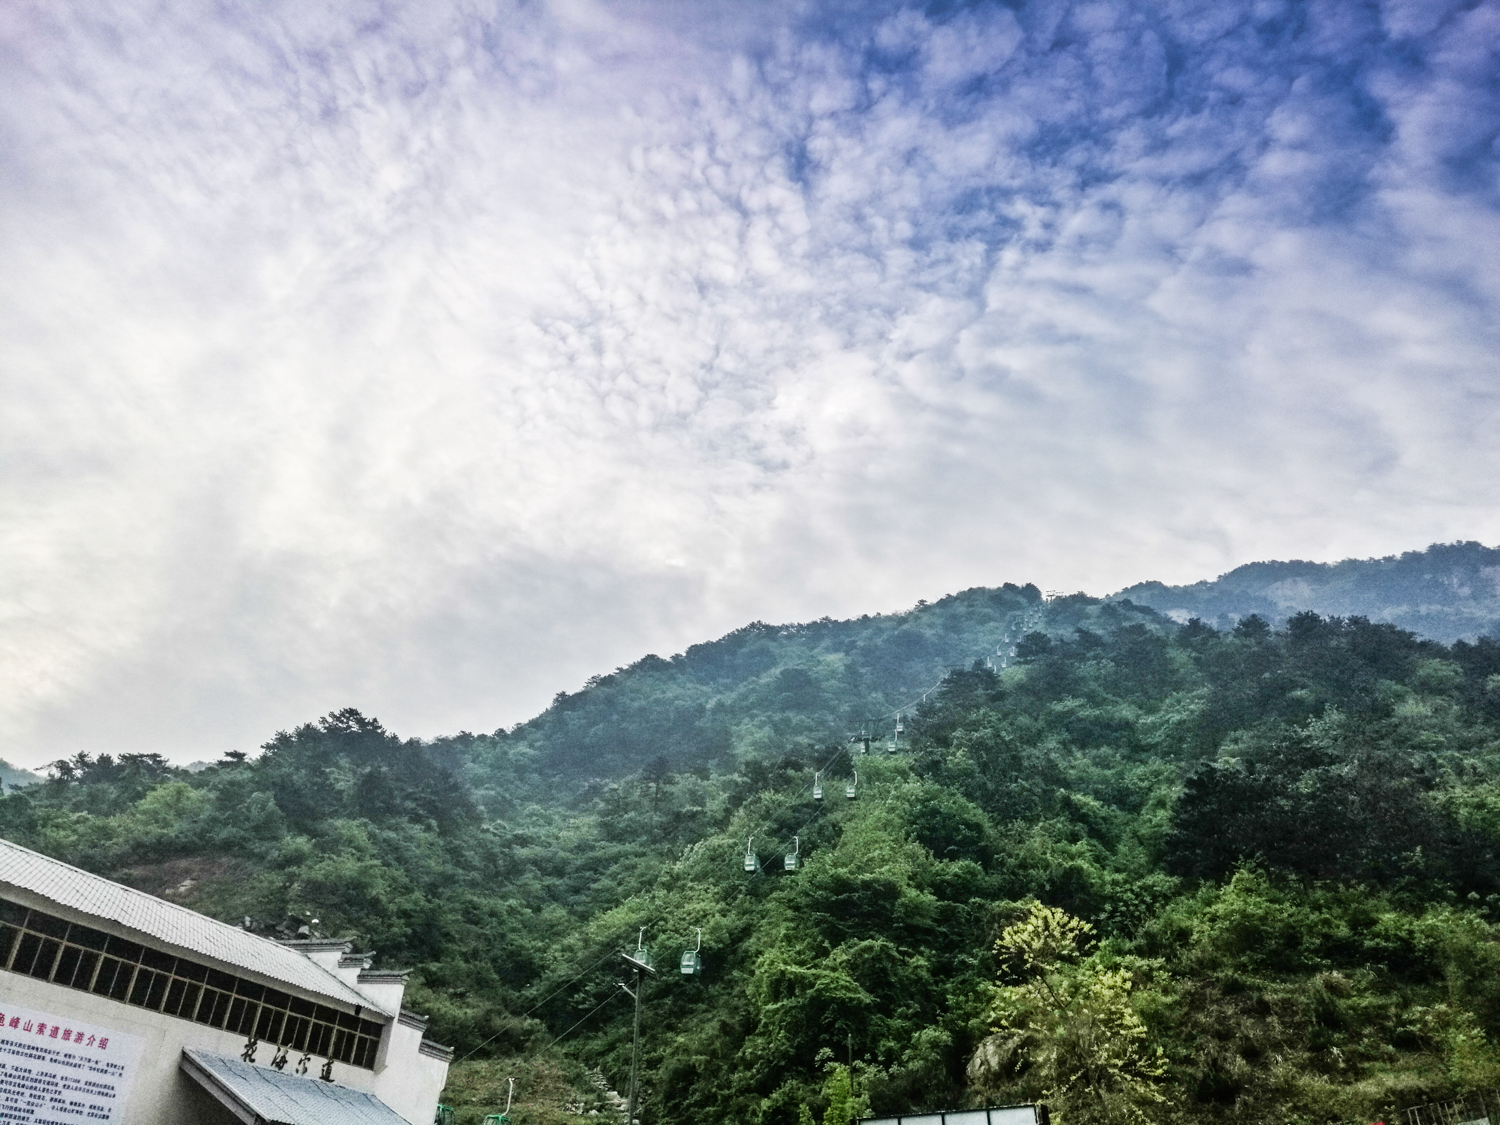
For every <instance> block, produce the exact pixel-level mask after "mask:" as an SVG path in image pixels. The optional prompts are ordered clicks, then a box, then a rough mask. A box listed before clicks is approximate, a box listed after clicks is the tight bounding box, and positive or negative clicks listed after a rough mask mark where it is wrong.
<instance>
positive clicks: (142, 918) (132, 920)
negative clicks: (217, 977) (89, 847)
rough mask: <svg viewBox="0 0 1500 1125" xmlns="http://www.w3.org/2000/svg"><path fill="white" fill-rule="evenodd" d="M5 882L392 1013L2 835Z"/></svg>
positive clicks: (266, 945) (209, 921)
mask: <svg viewBox="0 0 1500 1125" xmlns="http://www.w3.org/2000/svg"><path fill="white" fill-rule="evenodd" d="M4 884H9V885H11V886H13V887H20V888H23V889H25V890H28V891H30V892H31V893H32V894H36V895H40V896H41V897H42V898H45V899H47V900H48V901H50V902H55V903H57V904H58V905H60V906H66V907H69V908H71V909H73V910H77V911H79V912H80V913H83V914H87V915H90V916H91V917H94V918H106V919H108V920H110V921H111V922H117V923H119V924H120V925H122V926H125V927H126V928H127V929H131V930H134V931H136V932H137V933H139V934H144V935H146V936H148V937H152V938H155V939H156V940H158V941H160V942H165V943H166V944H167V945H170V946H174V947H176V948H177V949H181V950H185V951H187V952H190V953H200V954H202V955H204V956H206V957H211V958H213V959H214V960H216V961H218V962H220V963H221V964H225V965H233V966H236V967H238V968H241V969H247V970H249V971H250V972H253V973H258V974H260V975H261V976H265V977H269V978H271V979H272V980H276V981H280V982H282V983H283V984H286V985H290V986H292V987H294V988H298V989H301V990H303V991H306V992H311V993H315V994H316V995H319V996H326V997H329V998H331V999H334V1000H340V1001H342V1002H344V1003H345V1004H350V1005H353V1006H356V1007H361V1008H364V1009H365V1010H366V1011H367V1012H372V1013H374V1014H375V1015H377V1016H379V1015H385V1016H392V1015H394V1013H392V1012H386V1011H384V1010H383V1009H382V1008H381V1007H380V1006H379V1005H377V1004H373V1003H371V1001H370V998H369V997H367V996H365V995H364V994H363V993H360V992H357V991H355V990H354V989H353V988H350V987H349V986H348V985H347V984H345V983H344V982H343V981H341V980H339V978H338V977H336V976H334V975H333V974H332V973H330V972H329V971H328V970H327V969H324V968H323V967H322V966H320V965H318V964H317V963H316V962H314V961H311V960H309V959H308V958H306V957H304V956H303V955H302V954H300V953H298V952H296V951H295V950H292V949H288V948H287V947H286V946H283V945H280V944H278V943H277V942H274V941H272V940H271V939H270V938H263V937H260V936H258V935H256V934H251V933H247V932H245V931H244V930H242V929H240V928H239V927H238V926H228V925H225V924H224V923H223V922H219V921H215V920H214V919H213V918H209V917H208V916H207V915H204V914H199V913H198V912H197V911H195V910H189V909H188V908H187V907H185V906H178V905H177V904H176V903H172V902H167V901H165V900H164V899H159V898H157V897H155V896H154V895H148V894H146V893H145V892H144V891H137V890H135V889H133V888H131V887H126V886H123V885H121V884H120V883H115V882H111V881H110V880H109V879H105V878H102V877H100V876H98V875H93V874H90V873H89V872H87V871H83V870H80V869H79V868H77V867H73V866H71V865H69V864H66V863H63V862H62V861H61V860H56V859H52V858H51V857H50V856H45V855H42V854H41V853H40V852H34V851H32V850H31V849H29V848H23V847H21V846H20V845H19V844H13V843H11V842H10V841H9V840H0V886H3V885H4Z"/></svg>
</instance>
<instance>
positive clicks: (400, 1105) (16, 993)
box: [0, 886, 448, 1125]
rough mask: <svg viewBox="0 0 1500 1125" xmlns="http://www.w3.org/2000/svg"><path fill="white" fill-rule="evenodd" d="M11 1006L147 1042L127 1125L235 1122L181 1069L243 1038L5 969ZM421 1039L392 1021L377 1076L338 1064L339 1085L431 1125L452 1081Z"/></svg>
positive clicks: (116, 929) (111, 928) (107, 924)
mask: <svg viewBox="0 0 1500 1125" xmlns="http://www.w3.org/2000/svg"><path fill="white" fill-rule="evenodd" d="M3 890H4V893H5V895H6V897H7V898H10V899H12V900H13V901H19V902H23V903H25V904H26V905H30V906H34V907H35V908H36V909H38V910H42V911H46V912H48V913H51V914H53V915H55V916H57V917H62V918H66V919H68V920H70V921H77V922H80V923H82V924H84V925H87V926H92V927H94V928H96V929H99V930H102V931H104V932H106V933H114V934H119V935H120V936H122V937H128V938H130V939H131V940H134V941H140V940H141V935H139V934H135V933H133V932H132V931H130V930H128V929H125V928H124V927H121V926H119V925H118V924H115V923H113V922H111V921H109V920H108V919H103V918H96V917H93V916H89V915H83V914H80V913H78V912H76V911H73V910H69V909H67V908H66V907H61V906H59V905H56V904H53V903H51V902H49V901H47V900H46V899H44V898H41V897H40V896H36V895H33V894H31V893H29V892H26V891H24V890H22V889H21V888H12V887H10V886H5V887H4V888H3ZM146 944H148V945H152V946H154V947H156V948H158V949H163V950H166V949H167V947H166V946H163V945H162V944H161V943H159V942H155V941H150V940H149V939H148V940H147V942H146ZM172 952H174V953H176V952H178V951H175V950H173V951H172ZM192 956H193V957H194V958H195V959H197V960H200V961H205V962H208V963H212V959H210V958H204V957H202V956H201V955H198V954H192ZM221 964H222V963H221ZM222 967H223V968H224V969H225V970H226V971H229V972H236V973H239V974H240V975H247V974H246V973H245V971H244V970H243V969H240V968H238V967H236V966H234V965H229V964H222ZM250 975H255V976H257V977H258V976H259V975H258V974H250ZM259 979H263V980H265V983H267V984H270V985H271V986H272V987H274V988H280V989H282V990H284V991H285V990H289V991H292V992H295V993H297V994H298V995H308V996H309V998H313V997H312V995H311V994H305V993H302V992H301V990H299V989H294V988H291V987H290V986H288V985H286V984H284V983H281V982H276V981H274V980H272V979H269V978H264V977H260V978H259ZM372 991H374V990H372ZM381 999H384V997H379V998H377V997H376V996H373V995H372V996H371V1000H372V1001H374V1002H376V1003H379V1001H380V1000H381ZM5 1003H9V1004H11V1005H13V1006H16V1007H20V1008H26V1009H32V1010H36V1011H40V1012H48V1013H52V1014H53V1015H54V1016H56V1017H58V1018H61V1019H63V1020H64V1021H66V1020H69V1019H71V1020H76V1021H77V1022H79V1023H85V1024H94V1025H98V1026H100V1027H104V1028H109V1029H111V1030H117V1031H118V1032H119V1033H121V1034H125V1035H133V1036H136V1037H138V1038H139V1039H140V1040H141V1054H140V1057H139V1059H138V1061H137V1062H136V1064H135V1067H134V1079H133V1080H132V1082H131V1088H130V1093H129V1096H128V1100H127V1102H126V1105H125V1111H124V1119H123V1120H124V1123H125V1125H219V1123H220V1122H226V1123H227V1122H229V1121H230V1120H231V1118H230V1117H229V1115H228V1114H227V1112H226V1111H225V1110H224V1109H223V1108H222V1107H221V1106H219V1105H218V1103H217V1102H215V1101H213V1099H212V1098H209V1097H208V1096H207V1095H206V1094H203V1093H202V1092H201V1091H200V1090H199V1088H198V1085H197V1083H196V1082H194V1081H193V1080H192V1079H190V1078H188V1077H187V1076H186V1075H185V1074H183V1073H182V1072H181V1071H180V1070H179V1069H178V1062H179V1060H180V1058H181V1056H182V1049H183V1048H184V1047H193V1048H196V1049H199V1050H203V1051H208V1052H211V1053H213V1054H217V1055H226V1056H229V1057H231V1058H238V1057H240V1053H241V1052H242V1051H243V1050H244V1047H245V1038H244V1036H243V1035H240V1034H237V1033H231V1032H227V1031H221V1030H218V1029H215V1028H212V1027H208V1026H206V1025H204V1024H200V1023H196V1022H194V1021H192V1020H185V1019H180V1018H178V1017H176V1016H168V1015H163V1014H161V1013H159V1012H152V1011H150V1010H148V1009H145V1008H140V1007H136V1006H134V1005H131V1004H126V1003H122V1002H120V1001H116V1000H111V999H109V998H108V997H105V996H98V995H95V994H93V993H90V992H84V991H81V990H79V989H74V988H68V987H66V986H64V985H59V984H52V983H50V982H47V981H41V980H36V979H34V978H32V977H29V976H26V975H24V974H20V973H11V972H6V971H4V970H3V969H0V1007H3V1006H4V1004H5ZM398 1007H399V1002H398ZM421 1039H422V1033H421V1031H420V1030H416V1029H414V1028H412V1027H410V1026H408V1025H406V1024H403V1023H402V1022H401V1021H400V1020H399V1019H398V1020H392V1021H391V1023H390V1024H388V1025H387V1028H386V1031H385V1034H384V1036H383V1037H382V1042H381V1045H380V1051H379V1053H378V1055H377V1057H376V1064H375V1067H376V1068H375V1070H374V1071H373V1072H372V1071H369V1070H365V1069H363V1068H361V1067H355V1066H350V1065H348V1064H346V1063H341V1062H335V1063H334V1064H333V1079H334V1081H336V1082H339V1083H341V1084H343V1085H345V1086H349V1087H351V1088H353V1089H356V1090H364V1091H368V1092H370V1093H373V1094H374V1095H375V1096H376V1097H378V1098H380V1100H381V1101H383V1102H385V1103H386V1104H387V1105H388V1106H390V1108H391V1109H392V1110H394V1111H395V1112H396V1113H398V1114H400V1115H401V1116H402V1117H404V1118H406V1119H407V1120H408V1121H410V1122H411V1123H412V1125H429V1123H430V1122H431V1121H432V1116H433V1112H434V1108H435V1107H436V1105H437V1101H438V1097H439V1095H440V1094H441V1093H442V1089H443V1085H444V1083H445V1082H446V1080H447V1071H448V1064H447V1063H446V1062H445V1061H443V1060H441V1059H435V1058H433V1057H431V1056H430V1055H426V1054H423V1053H421V1052H420V1051H419V1047H420V1044H421ZM53 1045H55V1044H53ZM273 1053H274V1049H273V1048H272V1047H271V1046H270V1045H269V1044H265V1043H262V1044H261V1045H260V1047H259V1050H258V1053H257V1055H256V1058H255V1060H254V1061H256V1062H257V1063H259V1064H260V1065H262V1066H265V1065H267V1064H269V1062H270V1061H271V1057H272V1055H273ZM296 1062H297V1056H296V1055H295V1054H293V1055H292V1056H291V1063H290V1066H291V1067H294V1066H295V1065H296ZM324 1062H325V1060H324V1059H322V1058H315V1059H314V1060H313V1061H312V1062H311V1064H310V1066H309V1070H308V1077H311V1078H315V1077H317V1075H318V1073H319V1071H320V1070H321V1068H322V1066H323V1063H324ZM289 1069H290V1067H289Z"/></svg>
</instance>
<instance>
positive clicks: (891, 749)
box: [885, 738, 896, 754]
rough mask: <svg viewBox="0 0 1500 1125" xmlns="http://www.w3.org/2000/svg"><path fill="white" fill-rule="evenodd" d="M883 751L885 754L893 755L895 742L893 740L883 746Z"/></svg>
mask: <svg viewBox="0 0 1500 1125" xmlns="http://www.w3.org/2000/svg"><path fill="white" fill-rule="evenodd" d="M885 751H886V753H887V754H894V753H895V752H896V740H895V739H894V738H893V739H891V740H890V741H889V742H887V743H886V744H885Z"/></svg>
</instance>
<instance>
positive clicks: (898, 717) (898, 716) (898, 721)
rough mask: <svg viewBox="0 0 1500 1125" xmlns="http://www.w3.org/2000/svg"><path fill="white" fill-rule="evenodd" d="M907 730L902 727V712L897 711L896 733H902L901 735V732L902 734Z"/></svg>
mask: <svg viewBox="0 0 1500 1125" xmlns="http://www.w3.org/2000/svg"><path fill="white" fill-rule="evenodd" d="M905 729H906V728H905V727H904V726H902V725H901V712H900V711H897V712H896V733H897V734H900V733H901V732H902V731H904V730H905Z"/></svg>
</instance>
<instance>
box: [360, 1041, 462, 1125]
mask: <svg viewBox="0 0 1500 1125" xmlns="http://www.w3.org/2000/svg"><path fill="white" fill-rule="evenodd" d="M421 1043H422V1032H421V1031H419V1030H418V1029H416V1028H414V1027H411V1026H409V1025H407V1024H406V1023H403V1022H402V1021H401V1020H399V1019H398V1020H397V1021H396V1022H395V1023H394V1024H392V1025H391V1028H390V1030H389V1031H388V1032H386V1042H385V1043H383V1044H381V1047H382V1050H381V1053H380V1058H379V1059H378V1060H377V1062H376V1064H375V1085H374V1087H373V1090H374V1094H375V1096H376V1097H377V1098H379V1099H380V1100H381V1101H383V1102H385V1104H386V1105H388V1106H390V1107H391V1108H392V1109H394V1110H395V1111H396V1112H397V1113H399V1114H400V1115H401V1116H402V1117H404V1118H406V1119H407V1120H408V1121H410V1122H411V1123H412V1125H428V1122H430V1121H431V1120H432V1117H433V1114H434V1113H435V1112H436V1109H437V1104H438V1098H439V1096H440V1095H441V1094H442V1092H443V1086H444V1084H445V1083H446V1082H447V1081H448V1064H447V1062H446V1061H444V1060H442V1059H435V1058H433V1057H432V1056H430V1055H425V1054H422V1053H421V1052H420V1051H419V1047H420V1046H421Z"/></svg>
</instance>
